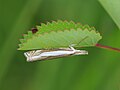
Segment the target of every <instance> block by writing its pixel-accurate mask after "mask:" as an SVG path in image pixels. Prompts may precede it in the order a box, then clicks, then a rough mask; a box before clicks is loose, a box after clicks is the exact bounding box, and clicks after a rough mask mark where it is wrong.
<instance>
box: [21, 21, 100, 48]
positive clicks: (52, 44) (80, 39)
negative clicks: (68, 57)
mask: <svg viewBox="0 0 120 90" xmlns="http://www.w3.org/2000/svg"><path fill="white" fill-rule="evenodd" d="M37 29H38V31H37V32H36V33H35V34H32V31H29V32H28V34H25V35H24V39H21V43H22V44H20V45H19V46H20V48H19V50H33V49H54V48H63V47H68V46H69V45H72V44H76V45H75V47H89V46H95V45H96V43H97V42H98V41H99V40H100V39H101V38H102V37H101V36H100V34H99V33H98V32H96V30H95V29H94V28H93V27H89V26H88V25H81V24H79V23H77V24H75V23H74V22H72V21H71V22H67V21H65V22H63V21H60V20H59V21H57V22H55V21H53V22H52V23H49V22H48V23H47V24H41V26H37Z"/></svg>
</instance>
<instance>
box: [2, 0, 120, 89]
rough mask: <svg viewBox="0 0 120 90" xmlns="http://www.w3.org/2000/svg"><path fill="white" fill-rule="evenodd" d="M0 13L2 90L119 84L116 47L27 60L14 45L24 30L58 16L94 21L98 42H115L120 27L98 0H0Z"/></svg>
mask: <svg viewBox="0 0 120 90" xmlns="http://www.w3.org/2000/svg"><path fill="white" fill-rule="evenodd" d="M112 1H113V3H115V1H116V0H112ZM118 4H119V3H118ZM116 6H117V5H116ZM119 6H120V5H119ZM111 7H112V4H111ZM118 9H119V8H118ZM0 13H1V14H0V90H119V88H120V53H116V52H112V51H109V50H104V49H99V48H96V47H94V48H87V50H88V51H89V55H87V56H74V57H67V58H59V59H55V60H48V61H47V60H46V61H42V62H34V63H27V62H26V58H25V57H24V55H23V53H24V51H18V50H16V49H17V48H18V43H19V42H18V41H19V38H21V37H22V34H23V33H25V32H27V30H29V29H30V28H31V27H33V26H35V25H36V24H39V23H40V22H46V21H49V20H56V19H61V20H74V21H75V22H81V23H83V24H85V23H87V24H89V25H91V26H95V27H96V28H97V30H99V31H100V33H101V35H102V36H103V37H104V39H103V40H101V41H100V43H101V44H104V45H109V46H114V47H118V48H119V47H120V40H119V38H120V31H119V30H118V28H117V27H116V26H115V24H114V22H113V20H112V19H113V17H110V16H109V15H108V14H106V11H105V10H104V9H103V7H101V5H100V4H99V3H98V0H0ZM116 15H117V14H116ZM111 18H112V19H111ZM118 18H119V17H118ZM81 49H82V48H81Z"/></svg>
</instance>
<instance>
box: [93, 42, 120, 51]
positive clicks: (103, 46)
mask: <svg viewBox="0 0 120 90" xmlns="http://www.w3.org/2000/svg"><path fill="white" fill-rule="evenodd" d="M95 46H96V47H99V48H104V49H109V50H114V51H117V52H120V49H119V48H113V47H110V46H105V45H101V44H96V45H95Z"/></svg>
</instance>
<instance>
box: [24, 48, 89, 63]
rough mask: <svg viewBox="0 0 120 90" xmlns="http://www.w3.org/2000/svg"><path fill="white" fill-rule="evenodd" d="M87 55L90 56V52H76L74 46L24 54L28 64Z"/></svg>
mask: <svg viewBox="0 0 120 90" xmlns="http://www.w3.org/2000/svg"><path fill="white" fill-rule="evenodd" d="M86 54H88V51H85V50H76V49H74V48H73V47H72V46H70V47H69V48H59V49H53V50H52V49H51V50H33V51H28V52H25V53H24V55H25V57H26V58H27V61H28V62H32V61H38V60H48V59H55V58H60V57H66V56H73V55H86Z"/></svg>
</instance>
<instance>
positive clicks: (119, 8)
mask: <svg viewBox="0 0 120 90" xmlns="http://www.w3.org/2000/svg"><path fill="white" fill-rule="evenodd" d="M99 1H100V3H101V4H102V5H103V7H104V8H105V10H106V11H107V12H108V14H109V15H110V16H111V17H112V19H113V20H114V22H115V23H116V25H117V26H118V27H119V29H120V0H99Z"/></svg>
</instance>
